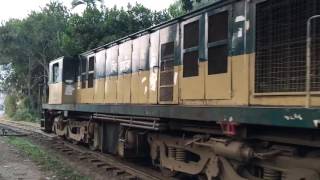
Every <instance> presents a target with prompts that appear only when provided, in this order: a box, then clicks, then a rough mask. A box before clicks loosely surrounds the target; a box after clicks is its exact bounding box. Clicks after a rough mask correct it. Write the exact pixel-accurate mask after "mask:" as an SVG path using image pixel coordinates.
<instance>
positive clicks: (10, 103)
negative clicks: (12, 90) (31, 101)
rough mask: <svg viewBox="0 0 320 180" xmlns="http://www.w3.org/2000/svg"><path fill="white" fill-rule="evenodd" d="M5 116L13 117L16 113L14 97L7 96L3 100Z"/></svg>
mask: <svg viewBox="0 0 320 180" xmlns="http://www.w3.org/2000/svg"><path fill="white" fill-rule="evenodd" d="M4 108H5V114H6V115H7V116H9V117H13V116H14V115H15V113H16V111H17V100H16V96H14V95H7V96H6V98H5V100H4Z"/></svg>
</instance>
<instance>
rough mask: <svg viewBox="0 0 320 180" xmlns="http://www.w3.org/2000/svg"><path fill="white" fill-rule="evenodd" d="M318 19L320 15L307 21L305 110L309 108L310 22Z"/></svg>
mask: <svg viewBox="0 0 320 180" xmlns="http://www.w3.org/2000/svg"><path fill="white" fill-rule="evenodd" d="M317 18H320V15H314V16H311V17H310V18H309V19H308V21H307V45H306V48H307V53H306V108H310V94H311V93H310V84H311V70H310V68H311V22H312V20H314V19H317Z"/></svg>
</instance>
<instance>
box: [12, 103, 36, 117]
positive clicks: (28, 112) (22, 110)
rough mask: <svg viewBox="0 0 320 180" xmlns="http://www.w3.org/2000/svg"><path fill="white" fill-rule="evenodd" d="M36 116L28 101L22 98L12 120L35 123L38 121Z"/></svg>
mask: <svg viewBox="0 0 320 180" xmlns="http://www.w3.org/2000/svg"><path fill="white" fill-rule="evenodd" d="M38 116H39V115H38V114H37V113H36V112H35V111H34V110H33V108H32V105H31V101H30V99H29V98H24V99H22V100H21V101H20V103H19V104H18V106H17V110H16V113H15V114H14V116H13V120H15V121H28V122H36V121H37V120H38Z"/></svg>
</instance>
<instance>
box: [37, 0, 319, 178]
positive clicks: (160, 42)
mask: <svg viewBox="0 0 320 180" xmlns="http://www.w3.org/2000/svg"><path fill="white" fill-rule="evenodd" d="M317 14H320V1H319V0H217V1H215V2H214V3H212V4H210V5H208V6H206V7H203V8H201V9H198V10H195V11H193V12H191V13H189V14H186V15H184V16H182V17H179V18H177V19H173V20H171V21H168V22H166V23H163V24H159V25H157V26H154V27H151V28H149V29H146V30H143V31H140V32H137V33H135V34H132V35H129V36H127V37H124V38H122V39H119V40H117V41H115V42H112V43H109V44H106V45H104V46H101V47H98V48H96V49H93V50H90V51H88V52H85V53H83V54H81V55H79V56H78V57H77V58H67V57H61V58H58V59H56V60H54V61H52V62H51V63H50V78H49V79H50V82H49V102H48V104H44V105H43V110H44V117H45V119H44V127H45V129H46V130H47V131H51V130H53V131H54V132H55V133H57V134H58V135H60V136H65V137H67V138H68V139H70V140H73V141H77V142H84V143H87V144H89V145H90V147H91V148H92V149H93V150H99V151H102V152H105V153H111V154H116V155H119V156H122V157H124V158H127V157H140V158H149V159H151V160H152V162H153V164H154V166H156V167H159V168H160V169H161V170H162V171H163V172H164V173H166V174H167V175H175V174H177V173H184V174H189V175H193V176H198V177H199V178H203V177H207V179H215V178H216V179H221V180H245V179H248V180H249V179H250V180H251V179H253V180H259V179H261V180H262V179H264V180H318V179H320V129H319V128H320V18H319V19H318V18H317V16H315V15H317ZM307 22H309V23H310V26H309V29H308V28H307ZM307 29H308V30H309V33H307ZM307 39H308V41H307ZM307 42H308V43H307Z"/></svg>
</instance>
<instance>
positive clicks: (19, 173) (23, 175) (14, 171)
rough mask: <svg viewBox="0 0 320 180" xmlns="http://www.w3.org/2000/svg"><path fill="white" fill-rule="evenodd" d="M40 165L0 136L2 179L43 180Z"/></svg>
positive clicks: (0, 171) (0, 172) (0, 170)
mask: <svg viewBox="0 0 320 180" xmlns="http://www.w3.org/2000/svg"><path fill="white" fill-rule="evenodd" d="M42 179H45V178H43V176H42V173H41V171H40V170H39V167H37V165H36V164H34V163H33V162H32V161H30V160H29V158H28V157H25V156H24V155H23V154H21V153H20V152H19V151H18V150H17V149H15V148H14V147H12V146H11V145H9V144H7V143H6V141H5V140H4V137H0V180H42Z"/></svg>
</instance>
